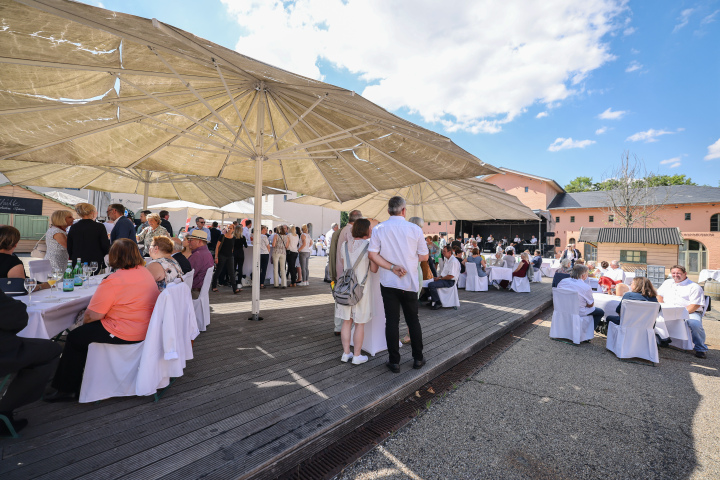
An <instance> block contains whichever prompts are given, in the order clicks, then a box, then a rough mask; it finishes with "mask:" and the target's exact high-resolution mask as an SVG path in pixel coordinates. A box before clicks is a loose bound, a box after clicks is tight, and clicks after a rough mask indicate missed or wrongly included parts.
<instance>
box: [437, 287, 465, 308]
mask: <svg viewBox="0 0 720 480" xmlns="http://www.w3.org/2000/svg"><path fill="white" fill-rule="evenodd" d="M437 292H438V297H440V303H442V306H443V307H445V308H449V307H454V308H457V307H459V306H460V297H459V296H458V289H457V282H456V283H455V285H453V286H452V287H447V288H438V289H437Z"/></svg>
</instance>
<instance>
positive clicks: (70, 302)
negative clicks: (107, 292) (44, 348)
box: [17, 275, 102, 339]
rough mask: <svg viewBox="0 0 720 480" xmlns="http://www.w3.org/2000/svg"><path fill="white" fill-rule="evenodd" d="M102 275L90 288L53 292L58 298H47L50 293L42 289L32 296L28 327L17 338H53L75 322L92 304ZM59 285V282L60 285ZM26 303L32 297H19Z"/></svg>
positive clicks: (94, 280) (28, 309) (60, 289)
mask: <svg viewBox="0 0 720 480" xmlns="http://www.w3.org/2000/svg"><path fill="white" fill-rule="evenodd" d="M101 278H102V277H101V276H100V275H98V276H96V277H95V278H93V280H92V286H90V287H89V288H87V289H84V288H79V287H75V290H73V291H72V292H63V291H62V287H60V288H59V290H58V291H56V292H53V295H54V296H55V297H57V298H55V299H48V298H47V297H49V296H50V290H41V291H39V292H35V293H33V294H32V304H30V305H28V308H27V312H28V325H27V327H25V328H24V329H23V330H22V331H20V333H18V337H25V338H44V339H50V338H52V337H54V336H55V335H57V334H59V333H61V332H62V331H63V330H65V329H66V328H68V327H70V326H71V325H72V324H73V323H75V318H76V317H77V314H78V312H80V310H82V309H83V308H87V306H88V305H89V304H90V299H91V298H92V296H93V294H94V293H95V290H97V286H98V285H99V283H100V280H101ZM59 284H60V282H58V285H59ZM17 299H18V300H21V301H22V302H24V303H26V304H27V303H28V302H29V301H30V297H29V295H25V296H22V297H17Z"/></svg>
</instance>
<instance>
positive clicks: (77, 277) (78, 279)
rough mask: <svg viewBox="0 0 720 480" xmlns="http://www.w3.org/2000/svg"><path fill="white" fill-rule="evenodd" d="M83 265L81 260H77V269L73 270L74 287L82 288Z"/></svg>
mask: <svg viewBox="0 0 720 480" xmlns="http://www.w3.org/2000/svg"><path fill="white" fill-rule="evenodd" d="M82 274H83V271H82V263H81V262H80V259H79V258H78V259H77V262H75V268H74V269H73V281H74V285H75V286H76V287H81V286H82V284H83V281H82Z"/></svg>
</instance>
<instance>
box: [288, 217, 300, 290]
mask: <svg viewBox="0 0 720 480" xmlns="http://www.w3.org/2000/svg"><path fill="white" fill-rule="evenodd" d="M299 246H300V237H299V236H298V234H297V232H296V231H295V225H290V226H289V227H288V236H287V254H286V258H287V268H288V271H289V273H290V286H291V287H295V286H296V285H297V268H296V267H295V264H296V263H297V261H298V247H299Z"/></svg>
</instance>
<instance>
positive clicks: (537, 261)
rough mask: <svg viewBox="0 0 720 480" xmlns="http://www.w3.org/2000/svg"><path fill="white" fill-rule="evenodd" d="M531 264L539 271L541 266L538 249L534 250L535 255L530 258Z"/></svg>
mask: <svg viewBox="0 0 720 480" xmlns="http://www.w3.org/2000/svg"><path fill="white" fill-rule="evenodd" d="M532 264H533V268H534V269H535V270H537V271H540V267H542V255H541V254H540V250H535V256H534V257H533V258H532Z"/></svg>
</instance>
